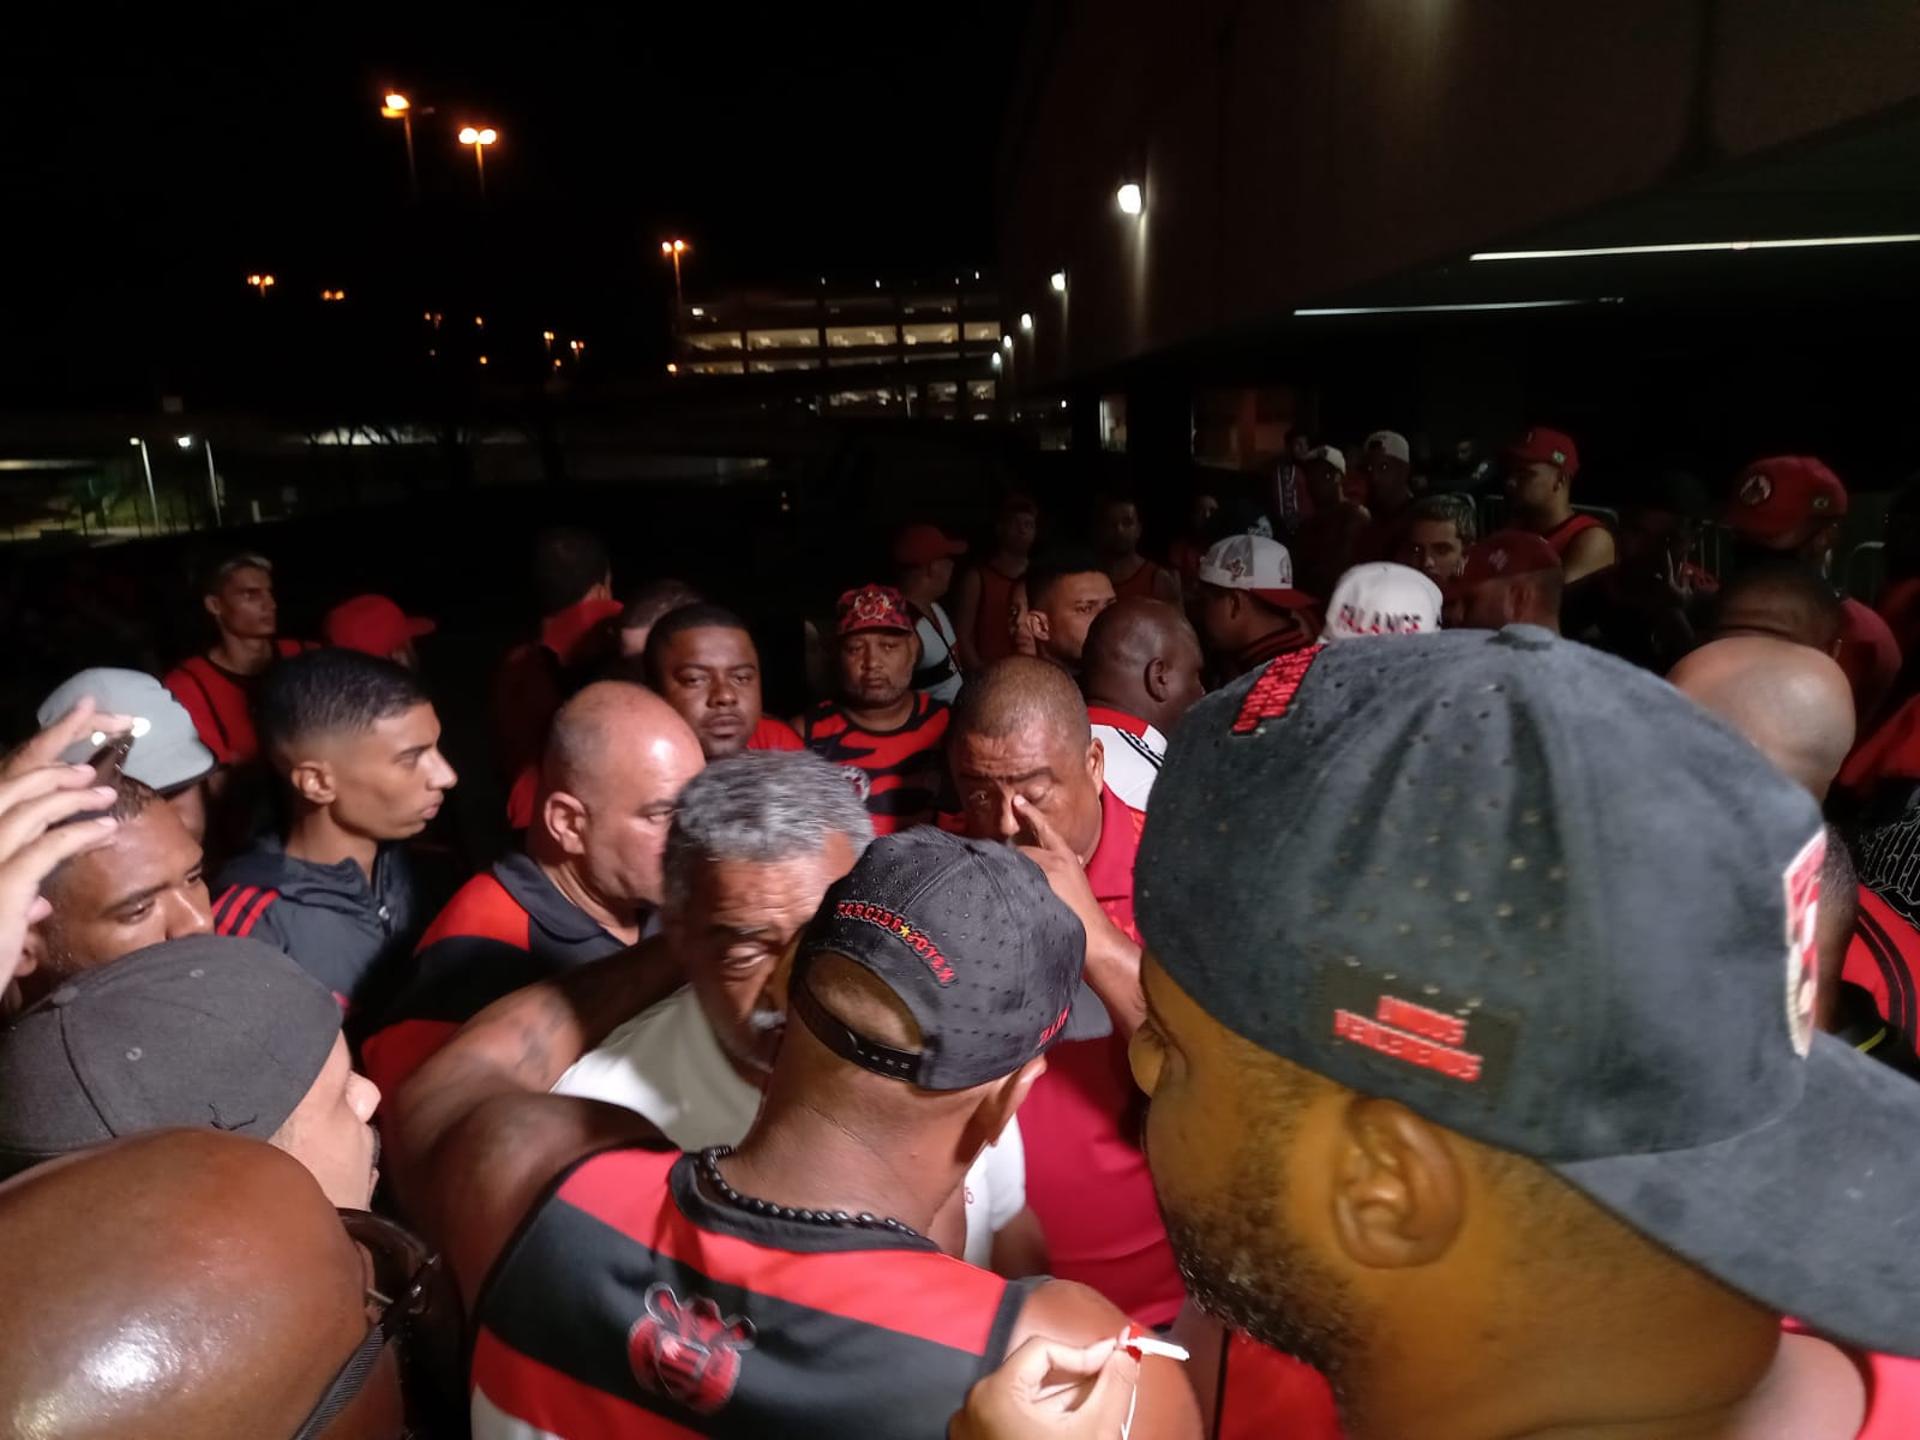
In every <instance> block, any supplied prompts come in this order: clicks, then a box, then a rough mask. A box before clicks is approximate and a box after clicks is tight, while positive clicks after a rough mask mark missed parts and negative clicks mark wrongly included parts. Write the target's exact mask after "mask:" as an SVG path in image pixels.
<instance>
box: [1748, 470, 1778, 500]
mask: <svg viewBox="0 0 1920 1440" xmlns="http://www.w3.org/2000/svg"><path fill="white" fill-rule="evenodd" d="M1772 498H1773V481H1772V479H1771V478H1770V477H1769V476H1768V475H1767V473H1766V472H1765V471H1764V470H1756V471H1754V472H1753V474H1751V475H1749V476H1747V478H1746V479H1745V480H1743V481H1741V482H1740V503H1741V504H1742V505H1747V506H1754V505H1764V504H1766V503H1767V501H1769V500H1771V499H1772Z"/></svg>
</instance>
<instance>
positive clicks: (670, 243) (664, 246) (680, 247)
mask: <svg viewBox="0 0 1920 1440" xmlns="http://www.w3.org/2000/svg"><path fill="white" fill-rule="evenodd" d="M692 249H693V247H692V246H691V245H689V244H687V242H686V241H684V240H662V241H661V242H660V253H661V254H662V255H664V256H666V257H667V259H669V260H671V261H673V312H674V315H675V316H676V317H678V315H679V314H680V312H681V311H682V310H683V309H685V308H686V301H685V300H684V299H683V298H682V296H681V294H680V257H681V256H682V255H685V254H686V253H687V252H688V251H690V250H692Z"/></svg>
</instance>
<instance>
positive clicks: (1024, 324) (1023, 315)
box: [1020, 310, 1033, 335]
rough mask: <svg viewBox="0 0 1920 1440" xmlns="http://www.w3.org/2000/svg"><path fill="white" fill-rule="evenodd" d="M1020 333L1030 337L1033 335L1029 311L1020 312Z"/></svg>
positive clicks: (1030, 312)
mask: <svg viewBox="0 0 1920 1440" xmlns="http://www.w3.org/2000/svg"><path fill="white" fill-rule="evenodd" d="M1020 332H1021V333H1022V334H1023V335H1031V334H1032V333H1033V312H1032V311H1031V310H1022V311H1021V312H1020Z"/></svg>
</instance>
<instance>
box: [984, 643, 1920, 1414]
mask: <svg viewBox="0 0 1920 1440" xmlns="http://www.w3.org/2000/svg"><path fill="white" fill-rule="evenodd" d="M1282 802H1284V803H1282ZM1825 843H1826V841H1825V834H1824V831H1823V829H1822V827H1821V824H1820V816H1819V812H1818V811H1817V809H1816V808H1815V806H1814V804H1813V801H1812V799H1811V798H1810V797H1809V796H1808V795H1807V793H1806V792H1805V790H1803V789H1802V788H1801V787H1800V786H1798V785H1796V784H1794V783H1793V782H1792V781H1790V780H1788V779H1786V778H1785V777H1784V776H1782V775H1780V774H1779V773H1777V772H1776V771H1775V770H1774V769H1773V767H1772V766H1771V765H1770V764H1769V763H1768V762H1767V761H1766V759H1765V758H1764V757H1763V756H1761V755H1760V754H1759V753H1758V752H1757V751H1755V750H1754V749H1753V747H1752V746H1750V745H1749V744H1748V743H1747V742H1746V741H1745V740H1743V739H1741V738H1740V737H1739V736H1737V735H1735V734H1734V733H1733V732H1732V731H1731V730H1729V729H1728V728H1727V727H1726V726H1725V725H1723V724H1721V723H1720V722H1719V721H1718V720H1716V719H1714V718H1712V717H1710V716H1707V715H1705V714H1703V713H1702V712H1701V711H1700V710H1699V709H1698V707H1696V706H1695V705H1694V704H1693V703H1692V702H1691V701H1689V700H1687V699H1686V698H1685V697H1683V696H1681V695H1679V694H1678V693H1677V692H1675V691H1674V690H1673V689H1671V688H1670V687H1668V686H1666V685H1664V684H1663V683H1662V682H1660V681H1658V680H1656V679H1654V678H1653V677H1651V676H1649V675H1646V674H1645V673H1643V672H1641V671H1638V670H1636V669H1633V668H1632V667H1630V666H1628V665H1626V664H1624V663H1622V662H1620V661H1616V660H1613V659H1610V658H1608V657H1606V656H1603V655H1600V654H1598V653H1597V652H1595V651H1592V650H1589V649H1586V648H1585V647H1583V646H1579V645H1571V644H1568V643H1566V642H1564V641H1562V640H1559V639H1558V638H1556V637H1555V636H1553V635H1552V634H1551V633H1550V632H1548V631H1545V630H1542V629H1539V628H1536V627H1531V626H1511V627H1509V628H1507V629H1505V630H1502V631H1499V632H1497V633H1492V634H1488V633H1483V632H1454V633H1443V634H1440V635H1433V636H1417V637H1412V638H1409V639H1405V640H1401V641H1399V642H1397V643H1395V644H1392V645H1380V646H1364V645H1334V646H1327V647H1325V648H1324V649H1321V650H1319V651H1316V652H1313V653H1312V654H1310V655H1301V656H1287V657H1283V658H1282V659H1281V660H1279V661H1276V662H1275V663H1274V664H1272V665H1271V666H1269V667H1268V668H1267V669H1266V670H1265V671H1263V672H1262V673H1261V674H1259V675H1258V676H1256V677H1253V678H1251V679H1250V680H1249V681H1247V682H1246V683H1243V684H1240V685H1235V686H1233V687H1232V688H1231V689H1229V690H1226V691H1223V692H1221V693H1219V694H1217V695H1213V696H1210V697H1209V698H1208V699H1206V700H1204V701H1202V702H1201V703H1200V704H1199V705H1198V706H1196V707H1195V708H1194V711H1193V713H1192V714H1191V715H1190V716H1189V718H1188V720H1187V723H1186V726H1185V727H1184V728H1183V729H1182V732H1181V739H1180V744H1179V745H1177V746H1176V747H1174V749H1173V752H1172V753H1171V755H1169V757H1168V763H1167V767H1166V769H1165V771H1164V772H1163V774H1162V777H1161V782H1160V785H1159V787H1158V788H1157V790H1156V793H1155V796H1154V808H1153V811H1152V815H1151V818H1150V819H1149V820H1148V822H1147V828H1146V835H1145V840H1144V844H1143V847H1142V849H1141V853H1140V875H1141V883H1140V887H1139V905H1140V922H1141V928H1142V929H1143V931H1144V932H1145V934H1146V937H1147V941H1148V943H1149V946H1150V949H1151V954H1150V955H1149V958H1148V960H1147V961H1146V964H1145V966H1144V971H1143V974H1144V981H1145V986H1146V992H1147V999H1148V1005H1149V1017H1148V1020H1147V1023H1146V1024H1144V1025H1143V1026H1142V1027H1141V1028H1140V1030H1139V1031H1138V1032H1137V1035H1136V1038H1135V1041H1134V1049H1133V1057H1132V1058H1133V1068H1134V1073H1135V1075H1136V1077H1137V1078H1138V1079H1139V1081H1140V1084H1141V1087H1142V1088H1143V1089H1144V1090H1146V1091H1147V1093H1148V1095H1149V1096H1150V1097H1151V1100H1150V1108H1149V1112H1148V1117H1147V1150H1148V1153H1149V1154H1150V1155H1151V1156H1152V1157H1153V1174H1154V1183H1155V1186H1156V1188H1157V1189H1158V1191H1159V1196H1160V1203H1161V1205H1162V1207H1163V1208H1164V1209H1165V1211H1166V1214H1167V1219H1168V1230H1169V1233H1170V1234H1171V1235H1172V1238H1173V1242H1174V1248H1175V1249H1176V1251H1177V1252H1178V1253H1179V1255H1180V1260H1181V1269H1182V1273H1183V1274H1184V1275H1185V1276H1186V1278H1187V1281H1188V1285H1189V1288H1190V1289H1191V1290H1192V1292H1193V1294H1194V1297H1195V1298H1196V1299H1197V1300H1198V1301H1199V1302H1200V1303H1201V1304H1202V1305H1203V1306H1204V1307H1205V1308H1207V1309H1208V1310H1209V1311H1210V1312H1212V1313H1213V1314H1214V1315H1216V1316H1218V1317H1220V1318H1222V1319H1224V1320H1226V1321H1227V1322H1228V1323H1230V1324H1232V1325H1234V1326H1236V1327H1238V1328H1241V1329H1243V1330H1246V1331H1248V1332H1250V1333H1251V1334H1252V1335H1254V1336H1255V1338H1257V1339H1260V1340H1263V1341H1265V1342H1266V1343H1268V1344H1270V1345H1273V1346H1275V1347H1277V1348H1279V1349H1282V1350H1285V1351H1288V1352H1289V1353H1291V1354H1294V1355H1297V1356H1299V1357H1300V1358H1302V1359H1305V1360H1307V1361H1310V1362H1311V1363H1312V1364H1314V1365H1315V1366H1316V1367H1317V1368H1319V1369H1320V1370H1321V1372H1322V1373H1323V1374H1325V1375H1326V1376H1327V1377H1328V1378H1329V1380H1330V1381H1331V1382H1332V1384H1333V1387H1334V1390H1335V1392H1336V1394H1337V1396H1338V1397H1339V1401H1340V1407H1341V1412H1342V1419H1343V1422H1344V1429H1345V1433H1346V1434H1347V1436H1349V1437H1350V1440H1385V1437H1394V1440H1399V1437H1407V1436H1419V1437H1420V1440H1517V1437H1522V1436H1526V1437H1546V1436H1566V1437H1572V1436H1582V1437H1590V1436H1592V1437H1597V1436H1602V1435H1605V1436H1620V1437H1626V1436H1634V1437H1649V1440H1651V1437H1656V1436H1657V1437H1661V1440H1669V1437H1678V1436H1688V1437H1698V1440H1755V1437H1762V1436H1768V1437H1771V1436H1781V1437H1786V1436H1791V1437H1793V1440H1895V1437H1910V1436H1912V1435H1914V1434H1916V1433H1920V1365H1915V1364H1914V1363H1912V1362H1911V1361H1905V1360H1901V1359H1897V1358H1893V1357H1896V1356H1912V1355H1920V1306H1916V1304H1915V1301H1914V1297H1915V1295H1916V1293H1920V1198H1917V1197H1920V1159H1916V1158H1915V1151H1914V1147H1913V1143H1912V1137H1913V1136H1914V1135H1915V1133H1917V1132H1920V1088H1917V1087H1915V1085H1914V1084H1913V1082H1912V1081H1910V1080H1908V1079H1907V1078H1906V1077H1904V1076H1902V1075H1900V1074H1898V1073H1896V1072H1895V1071H1894V1070H1892V1069H1891V1068H1890V1067H1887V1066H1884V1065H1880V1064H1878V1063H1876V1062H1875V1061H1874V1060H1872V1059H1870V1058H1869V1057H1867V1056H1865V1055H1862V1054H1860V1053H1858V1052H1857V1051H1855V1050H1853V1049H1852V1048H1851V1047H1849V1046H1848V1045H1847V1044H1846V1043H1845V1042H1843V1041H1841V1040H1839V1039H1837V1038H1835V1037H1833V1036H1829V1035H1826V1034H1822V1033H1817V1032H1816V1028H1815V1024H1814V1001H1815V998H1816V990H1817V978H1816V977H1817V972H1818V966H1817V939H1816V937H1817V925H1818V918H1819V909H1820V882H1821V872H1822V860H1823V852H1824V848H1825ZM1703 1027H1704V1028H1703ZM1707 1030H1710V1031H1711V1038H1710V1039H1705V1038H1703V1036H1704V1034H1705V1032H1706V1031H1707ZM1783 1316H1791V1317H1793V1319H1792V1320H1791V1321H1789V1322H1787V1323H1785V1324H1784V1325H1783V1322H1782V1317H1783ZM1018 1359H1019V1357H1016V1362H1017V1361H1018ZM1028 1359H1029V1360H1030V1359H1031V1357H1028ZM1116 1364H1117V1362H1115V1361H1114V1360H1112V1359H1111V1358H1110V1357H1109V1356H1107V1355H1106V1354H1104V1353H1098V1352H1096V1353H1093V1354H1083V1355H1081V1356H1079V1357H1071V1356H1061V1355H1059V1354H1058V1353H1056V1355H1055V1356H1054V1363H1053V1364H1052V1367H1051V1368H1052V1369H1053V1370H1054V1372H1055V1375H1054V1378H1053V1380H1052V1382H1051V1383H1050V1385H1049V1387H1048V1389H1047V1391H1046V1393H1045V1394H1044V1395H1037V1394H1035V1393H1034V1390H1033V1389H1032V1388H1031V1387H1029V1388H1028V1389H1027V1390H1025V1391H1024V1392H1023V1391H1022V1390H1021V1389H1020V1388H1019V1386H1018V1382H1019V1381H1020V1379H1021V1378H1022V1376H1023V1375H1031V1373H1032V1369H1031V1366H1030V1365H1029V1366H1028V1367H1027V1369H1025V1370H1024V1371H1023V1370H1022V1368H1021V1366H1020V1365H1019V1364H1018V1363H1016V1364H1015V1365H1012V1366H1009V1367H1007V1368H1006V1369H1004V1370H1003V1371H1002V1372H1001V1373H1000V1374H999V1375H997V1376H996V1377H995V1378H994V1380H993V1381H991V1382H989V1383H988V1384H987V1385H985V1386H983V1387H982V1388H981V1390H980V1391H978V1392H976V1395H975V1397H974V1400H973V1401H972V1402H971V1403H970V1407H969V1411H968V1414H967V1416H966V1417H965V1418H963V1420H962V1421H960V1422H959V1423H957V1424H956V1425H955V1427H954V1430H953V1432H952V1433H953V1435H954V1436H955V1437H958V1440H985V1437H993V1440H1000V1437H1014V1436H1041V1435H1046V1436H1059V1435H1079V1434H1086V1435H1093V1434H1103V1435H1111V1434H1112V1433H1114V1431H1115V1430H1116V1429H1117V1428H1118V1426H1119V1423H1120V1417H1121V1415H1122V1414H1123V1413H1124V1405H1125V1394H1124V1389H1122V1391H1121V1393H1120V1395H1119V1396H1118V1402H1119V1403H1118V1405H1115V1404H1114V1403H1112V1399H1113V1397H1112V1396H1111V1395H1109V1396H1108V1397H1107V1398H1106V1399H1102V1398H1101V1397H1099V1396H1098V1395H1097V1394H1092V1393H1090V1392H1091V1391H1092V1387H1093V1384H1094V1381H1095V1377H1097V1376H1099V1375H1100V1374H1102V1373H1104V1372H1106V1371H1108V1370H1109V1369H1111V1368H1112V1367H1114V1366H1116ZM1062 1372H1074V1373H1078V1374H1079V1375H1081V1376H1082V1377H1084V1378H1083V1383H1082V1384H1081V1385H1079V1386H1073V1385H1063V1384H1061V1383H1060V1381H1061V1380H1062V1379H1063V1378H1064V1375H1063V1373H1062ZM1211 1380H1212V1377H1204V1378H1202V1379H1201V1382H1200V1383H1201V1384H1202V1386H1203V1387H1208V1386H1209V1385H1210V1382H1211ZM1112 1388H1113V1387H1112V1386H1111V1385H1110V1386H1109V1391H1111V1389H1112ZM1076 1394H1079V1395H1086V1396H1087V1397H1088V1401H1089V1403H1087V1404H1085V1405H1082V1406H1080V1407H1079V1408H1078V1409H1073V1410H1072V1411H1071V1413H1063V1412H1066V1411H1068V1410H1069V1408H1070V1407H1071V1405H1072V1401H1073V1397H1074V1396H1075V1395H1076ZM1231 1398H1232V1397H1229V1399H1230V1400H1231ZM1266 1419H1267V1424H1266V1430H1265V1433H1282V1432H1283V1431H1285V1430H1286V1429H1287V1428H1288V1426H1287V1423H1286V1421H1287V1417H1285V1416H1283V1415H1276V1414H1273V1413H1272V1412H1271V1411H1269V1412H1268V1415H1267V1417H1266ZM1102 1426H1105V1427H1107V1428H1104V1429H1103V1428H1100V1427H1102Z"/></svg>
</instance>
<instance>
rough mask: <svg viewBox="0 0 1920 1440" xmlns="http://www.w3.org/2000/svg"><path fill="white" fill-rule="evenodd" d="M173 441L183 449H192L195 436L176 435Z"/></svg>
mask: <svg viewBox="0 0 1920 1440" xmlns="http://www.w3.org/2000/svg"><path fill="white" fill-rule="evenodd" d="M173 443H174V444H176V445H178V446H179V447H180V448H181V449H182V450H191V449H192V448H193V436H191V435H176V436H174V437H173Z"/></svg>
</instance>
